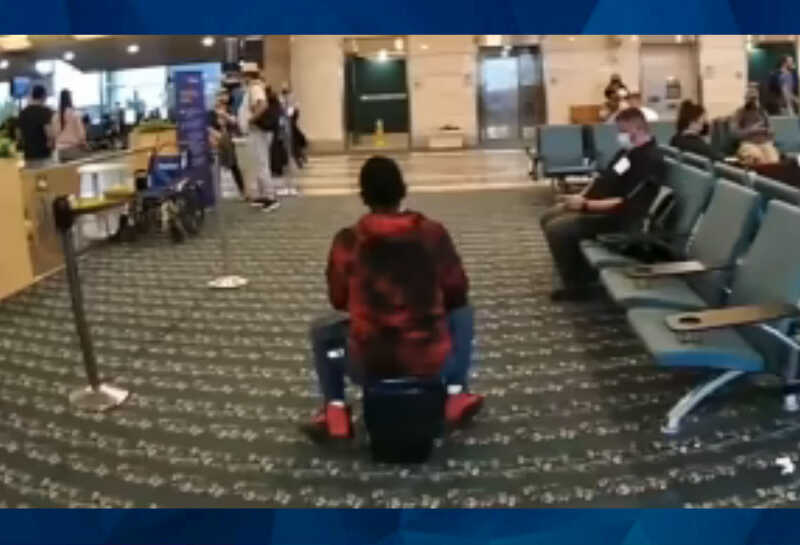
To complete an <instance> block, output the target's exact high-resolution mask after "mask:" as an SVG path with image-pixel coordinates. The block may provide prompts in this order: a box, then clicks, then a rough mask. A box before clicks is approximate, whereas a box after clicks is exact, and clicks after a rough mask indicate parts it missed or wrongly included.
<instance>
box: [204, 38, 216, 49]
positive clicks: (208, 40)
mask: <svg viewBox="0 0 800 545" xmlns="http://www.w3.org/2000/svg"><path fill="white" fill-rule="evenodd" d="M203 45H204V46H206V47H211V46H212V45H214V36H206V37H205V38H203Z"/></svg>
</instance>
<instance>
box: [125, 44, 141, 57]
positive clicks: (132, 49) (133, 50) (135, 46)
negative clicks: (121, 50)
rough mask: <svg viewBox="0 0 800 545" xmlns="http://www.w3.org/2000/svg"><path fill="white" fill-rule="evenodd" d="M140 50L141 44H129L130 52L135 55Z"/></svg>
mask: <svg viewBox="0 0 800 545" xmlns="http://www.w3.org/2000/svg"><path fill="white" fill-rule="evenodd" d="M138 52H139V44H131V45H129V46H128V53H130V54H131V55H135V54H136V53H138Z"/></svg>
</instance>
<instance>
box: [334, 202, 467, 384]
mask: <svg viewBox="0 0 800 545" xmlns="http://www.w3.org/2000/svg"><path fill="white" fill-rule="evenodd" d="M327 279H328V295H329V298H330V301H331V304H332V305H333V307H334V308H336V309H338V310H342V311H346V312H348V313H349V314H350V339H349V349H350V355H351V361H352V363H353V365H354V366H356V368H357V371H359V372H362V373H364V374H365V375H366V376H368V377H392V376H407V375H415V376H433V375H436V374H438V373H439V371H440V370H441V367H442V366H443V364H444V362H445V359H446V358H447V356H448V354H449V353H450V349H451V342H450V334H449V332H448V328H447V312H448V311H450V310H452V309H454V308H458V307H460V306H463V305H465V304H466V303H467V292H468V281H467V277H466V274H465V273H464V269H463V267H462V265H461V259H460V257H459V256H458V253H457V252H456V250H455V247H454V246H453V242H452V240H451V238H450V235H449V234H448V232H447V230H446V229H445V228H444V227H443V226H442V225H441V224H439V223H437V222H435V221H432V220H429V219H428V218H426V217H425V216H423V215H422V214H419V213H417V212H401V213H396V214H367V215H365V216H363V217H362V218H361V219H360V220H359V222H358V223H357V224H356V225H355V226H354V227H348V228H346V229H342V230H341V231H339V233H338V234H337V235H336V237H335V238H334V240H333V245H332V247H331V251H330V255H329V259H328V268H327Z"/></svg>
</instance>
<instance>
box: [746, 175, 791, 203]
mask: <svg viewBox="0 0 800 545" xmlns="http://www.w3.org/2000/svg"><path fill="white" fill-rule="evenodd" d="M752 179H753V187H754V188H755V190H756V191H758V192H759V193H761V196H762V197H763V199H764V201H765V205H766V203H767V202H769V201H771V200H773V199H775V200H779V201H784V202H787V203H789V204H800V189H797V188H796V187H792V186H790V185H787V184H785V183H783V182H779V181H777V180H773V179H772V178H767V177H766V176H761V175H760V174H755V175H753V178H752Z"/></svg>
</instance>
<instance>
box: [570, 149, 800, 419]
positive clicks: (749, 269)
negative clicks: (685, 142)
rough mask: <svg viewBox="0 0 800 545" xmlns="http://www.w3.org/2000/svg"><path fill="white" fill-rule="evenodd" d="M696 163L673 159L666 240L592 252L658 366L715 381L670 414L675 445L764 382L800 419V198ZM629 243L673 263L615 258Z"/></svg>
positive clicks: (642, 237)
mask: <svg viewBox="0 0 800 545" xmlns="http://www.w3.org/2000/svg"><path fill="white" fill-rule="evenodd" d="M666 151H667V153H668V154H672V151H675V150H666ZM694 159H695V158H688V157H687V156H686V154H678V153H674V154H673V157H669V156H668V157H667V158H666V159H665V161H666V162H667V173H668V175H667V179H666V181H665V190H664V191H662V194H664V195H666V194H670V193H671V195H672V200H671V206H670V207H669V208H668V209H667V210H666V211H659V212H660V213H662V214H664V216H665V218H661V219H662V220H663V221H661V222H660V223H659V226H660V227H659V228H660V230H659V231H657V232H656V231H655V230H652V229H651V230H649V231H643V232H641V233H635V234H634V233H626V234H619V235H610V236H606V237H599V238H598V239H597V240H587V241H584V242H583V243H582V250H583V252H584V255H585V256H586V258H587V260H589V262H590V263H592V264H593V265H594V266H595V267H596V268H597V269H598V270H599V274H600V278H601V280H602V282H603V284H604V286H605V288H606V290H607V291H608V293H609V295H610V297H611V298H612V299H613V300H614V301H615V302H616V303H618V304H619V305H621V306H623V307H624V308H625V309H626V310H627V316H628V321H629V322H630V324H631V326H632V327H633V329H634V331H635V332H636V334H637V335H638V336H639V338H640V339H641V340H642V341H643V343H644V345H645V346H646V348H647V350H648V351H649V353H650V354H651V355H652V357H653V359H654V361H655V362H656V364H658V365H660V366H663V367H666V368H694V369H701V370H706V371H708V372H709V373H710V374H711V375H712V376H711V378H710V379H709V380H708V381H706V382H704V383H702V384H700V385H699V386H698V387H697V388H695V389H693V390H691V391H690V392H689V393H687V394H686V396H684V397H683V398H682V399H681V400H680V401H679V402H678V403H677V404H676V405H675V406H674V407H673V408H672V409H671V410H670V411H669V413H668V414H667V418H666V423H665V425H664V428H663V430H664V431H665V432H666V433H676V432H677V431H679V429H680V425H681V421H682V420H683V418H684V417H685V416H686V415H687V414H689V413H690V411H691V410H692V409H693V408H694V407H696V406H697V405H698V404H699V403H700V402H702V401H703V400H704V399H706V398H708V397H709V396H710V395H712V394H714V393H716V392H718V391H719V390H720V388H722V387H724V386H726V385H727V384H729V383H730V382H731V381H733V380H735V379H738V378H740V377H743V376H746V375H748V374H753V373H756V374H759V373H769V374H773V375H776V376H778V377H780V378H781V379H782V380H783V384H784V393H785V398H784V402H785V406H786V408H787V409H789V410H797V409H798V402H797V401H798V398H797V395H796V390H795V387H796V386H797V377H798V363H799V362H800V344H798V342H797V340H796V338H795V335H796V333H797V331H796V326H797V324H798V319H800V311H799V310H798V301H800V245H798V244H796V243H794V238H795V237H796V233H798V232H800V208H798V203H800V190H797V189H795V188H793V187H791V186H788V185H784V184H782V183H781V182H777V181H774V180H770V179H769V178H765V177H763V176H759V175H752V174H750V173H747V172H741V173H740V172H737V170H738V169H732V168H731V167H730V166H729V165H724V164H719V165H712V164H703V163H701V164H700V165H699V166H698V165H696V164H692V163H693V162H694ZM654 210H655V207H654ZM653 219H654V218H651V220H653ZM623 239H628V240H636V239H638V240H639V241H640V242H641V241H645V242H647V243H653V244H660V245H662V246H663V248H664V250H665V252H666V253H667V254H668V255H669V256H670V259H671V261H665V262H659V263H647V262H646V261H642V260H641V259H636V258H633V257H631V256H630V255H626V254H625V253H624V252H622V251H616V250H619V249H620V248H621V246H620V245H619V244H620V240H623Z"/></svg>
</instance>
